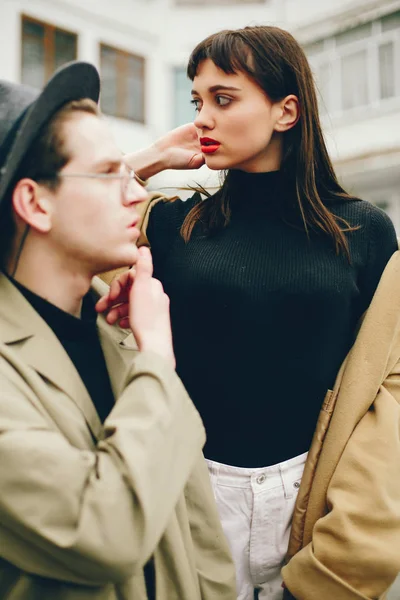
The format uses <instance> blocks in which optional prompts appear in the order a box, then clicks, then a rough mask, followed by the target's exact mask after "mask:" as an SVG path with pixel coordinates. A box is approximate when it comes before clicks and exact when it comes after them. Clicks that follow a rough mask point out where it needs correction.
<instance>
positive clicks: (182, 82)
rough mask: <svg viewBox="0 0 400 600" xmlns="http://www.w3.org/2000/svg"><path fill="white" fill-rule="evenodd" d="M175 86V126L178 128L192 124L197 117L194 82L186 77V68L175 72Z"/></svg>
mask: <svg viewBox="0 0 400 600" xmlns="http://www.w3.org/2000/svg"><path fill="white" fill-rule="evenodd" d="M173 84H174V121H173V126H174V127H178V126H179V125H184V124H185V123H190V122H191V121H193V119H194V117H195V111H194V106H193V104H191V103H190V100H191V99H192V96H191V93H190V92H191V89H192V82H191V81H190V79H188V77H187V75H186V67H175V68H174V70H173Z"/></svg>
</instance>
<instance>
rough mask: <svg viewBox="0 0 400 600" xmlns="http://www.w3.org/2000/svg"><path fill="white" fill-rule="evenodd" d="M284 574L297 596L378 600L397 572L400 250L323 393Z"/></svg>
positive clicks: (399, 563)
mask: <svg viewBox="0 0 400 600" xmlns="http://www.w3.org/2000/svg"><path fill="white" fill-rule="evenodd" d="M282 572H283V578H284V581H285V584H286V586H287V588H288V589H289V590H290V592H291V594H292V595H293V597H295V598H296V600H377V599H382V598H384V597H385V596H386V592H387V590H388V589H389V587H390V586H391V584H392V583H393V581H394V580H395V578H396V576H397V575H398V573H399V572H400V252H395V254H394V255H393V256H392V258H391V259H390V261H389V263H388V265H387V267H386V269H385V271H384V273H383V275H382V278H381V281H380V283H379V286H378V288H377V290H376V293H375V295H374V298H373V300H372V302H371V305H370V307H369V309H368V310H367V312H366V313H365V315H364V318H363V321H362V324H361V326H360V329H359V332H358V335H357V339H356V341H355V343H354V345H353V347H352V349H351V351H350V352H349V354H348V356H347V358H346V360H345V361H344V363H343V365H342V367H341V369H340V371H339V374H338V376H337V379H336V382H335V385H334V388H333V390H328V392H327V394H326V398H325V402H324V404H323V406H322V410H321V413H320V418H319V421H318V425H317V429H316V431H315V434H314V439H313V442H312V446H311V449H310V452H309V455H308V460H307V463H306V466H305V471H304V475H303V480H302V483H301V486H300V490H299V495H298V498H297V503H296V508H295V513H294V518H293V524H292V531H291V537H290V542H289V551H288V564H287V565H286V566H285V567H284V568H283V571H282ZM286 596H287V598H290V597H291V596H290V594H289V593H288V592H286Z"/></svg>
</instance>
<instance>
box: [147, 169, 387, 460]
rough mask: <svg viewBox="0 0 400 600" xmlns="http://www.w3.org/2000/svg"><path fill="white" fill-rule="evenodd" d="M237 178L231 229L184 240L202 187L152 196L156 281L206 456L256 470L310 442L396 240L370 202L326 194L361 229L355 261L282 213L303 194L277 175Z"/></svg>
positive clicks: (352, 238) (355, 235)
mask: <svg viewBox="0 0 400 600" xmlns="http://www.w3.org/2000/svg"><path fill="white" fill-rule="evenodd" d="M231 175H232V183H233V186H232V188H233V192H232V195H231V208H232V215H231V220H230V223H229V225H228V226H227V227H226V228H224V229H222V230H220V231H219V232H218V233H216V234H213V235H212V236H206V235H204V232H203V231H202V229H201V227H200V226H196V227H195V229H194V232H193V234H192V237H191V238H190V240H189V242H188V243H185V242H184V241H183V239H182V237H181V236H180V233H179V229H180V227H181V225H182V223H183V220H184V218H185V216H186V215H187V214H188V212H189V210H190V209H191V208H192V207H193V206H194V205H195V204H196V203H197V202H199V201H200V198H199V195H198V194H197V195H195V196H193V197H192V198H191V199H189V200H187V201H186V202H182V201H180V200H177V201H175V202H166V203H164V202H162V203H159V204H157V205H156V206H155V207H154V208H153V210H152V212H151V215H150V221H149V226H148V231H147V234H148V238H149V241H150V243H151V247H152V253H153V260H154V265H155V277H157V278H159V279H160V280H161V281H162V283H163V285H164V288H165V291H166V293H167V294H168V295H169V296H170V299H171V317H172V329H173V337H174V346H175V352H176V359H177V370H178V373H179V375H180V377H181V378H182V380H183V382H184V384H185V386H186V388H187V390H188V392H189V394H190V395H191V397H192V399H193V401H194V403H195V404H196V406H197V408H198V410H199V412H200V414H201V416H202V418H203V420H204V424H205V427H206V431H207V443H206V446H205V456H206V457H207V458H210V459H213V460H216V461H218V462H222V463H226V464H231V465H236V466H243V467H261V466H267V465H272V464H276V463H278V462H281V461H284V460H287V459H289V458H291V457H294V456H297V455H299V454H301V453H303V452H305V451H307V450H308V449H309V447H310V443H311V439H312V436H313V432H314V429H315V426H316V421H317V418H318V413H319V410H320V408H321V405H322V402H323V399H324V396H325V393H326V391H327V389H328V388H330V387H332V385H333V383H334V381H335V377H336V374H337V371H338V369H339V367H340V364H341V362H342V361H343V359H344V358H345V356H346V354H347V352H348V350H349V349H350V347H351V345H352V343H353V340H354V336H355V330H356V325H357V322H358V320H359V318H360V316H361V314H362V313H363V312H364V310H365V309H366V308H367V307H368V305H369V303H370V301H371V299H372V296H373V294H374V292H375V289H376V286H377V284H378V282H379V279H380V276H381V274H382V271H383V269H384V267H385V265H386V263H387V261H388V259H389V258H390V256H391V254H392V253H393V252H394V251H395V250H396V249H397V241H396V234H395V230H394V228H393V225H392V223H391V221H390V219H389V218H388V217H387V215H386V214H385V213H384V212H383V211H381V210H379V209H378V208H376V207H374V206H373V205H371V204H370V203H368V202H365V201H361V200H357V199H354V200H353V199H351V200H347V199H346V200H337V201H330V202H329V208H330V210H331V211H332V212H333V213H334V214H336V215H337V216H339V217H342V218H344V219H346V221H347V222H348V223H350V224H351V225H353V226H359V229H358V230H357V231H353V232H351V233H348V234H347V239H348V242H349V248H350V254H351V263H350V264H349V262H348V260H347V258H346V256H345V255H344V254H340V255H336V253H335V249H334V246H333V242H332V240H331V239H330V238H329V237H328V236H326V235H324V234H321V233H317V232H311V234H310V239H309V238H307V235H306V233H305V231H304V228H302V226H301V220H300V219H299V218H297V217H298V215H296V214H295V212H296V209H295V208H294V209H293V210H292V211H290V210H289V212H292V213H293V214H292V215H289V219H288V218H287V217H288V214H287V210H286V209H285V210H286V213H285V210H284V209H283V207H288V206H289V207H292V208H293V207H296V202H295V198H294V197H293V198H292V197H287V192H286V193H285V191H284V190H285V186H284V185H283V181H282V178H281V174H280V173H279V172H273V173H258V174H246V173H243V172H240V171H233V172H231ZM289 196H290V195H289ZM293 216H294V219H291V217H293ZM288 220H289V221H290V222H291V223H294V224H295V226H293V225H289V224H288V223H287V221H288Z"/></svg>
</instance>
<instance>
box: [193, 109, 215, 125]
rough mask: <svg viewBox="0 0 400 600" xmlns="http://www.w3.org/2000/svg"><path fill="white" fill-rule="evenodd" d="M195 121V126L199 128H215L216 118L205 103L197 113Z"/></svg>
mask: <svg viewBox="0 0 400 600" xmlns="http://www.w3.org/2000/svg"><path fill="white" fill-rule="evenodd" d="M193 123H194V125H195V127H197V129H213V127H214V118H213V116H212V114H211V111H210V110H209V109H207V108H206V107H205V106H204V105H203V106H202V108H201V109H200V110H199V112H198V113H197V116H196V118H195V120H194V121H193Z"/></svg>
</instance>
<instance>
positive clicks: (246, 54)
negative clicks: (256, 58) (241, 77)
mask: <svg viewBox="0 0 400 600" xmlns="http://www.w3.org/2000/svg"><path fill="white" fill-rule="evenodd" d="M207 58H209V59H211V60H212V61H213V63H214V64H215V65H216V66H217V67H218V68H219V69H222V71H224V72H225V73H228V74H233V73H236V72H238V71H244V72H245V73H248V74H249V75H251V76H254V71H253V69H252V68H251V66H250V64H251V62H252V61H251V51H250V48H249V46H248V44H247V43H246V42H245V41H244V40H242V39H241V37H240V36H238V34H237V32H233V31H229V30H225V31H220V32H219V33H215V34H213V35H210V36H209V37H208V38H206V39H205V40H203V41H202V42H200V44H198V45H197V46H196V48H195V49H194V50H193V52H192V54H191V55H190V58H189V63H188V67H187V76H188V77H189V79H190V80H191V81H193V79H194V78H195V77H196V75H197V70H198V68H199V65H200V63H202V62H203V60H206V59H207Z"/></svg>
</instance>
